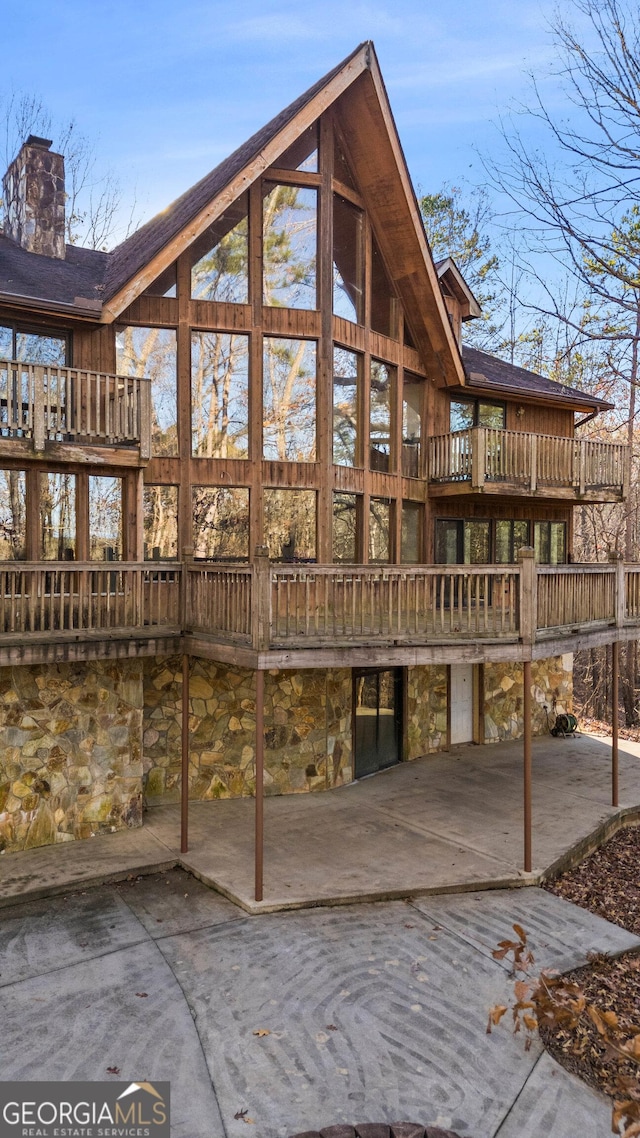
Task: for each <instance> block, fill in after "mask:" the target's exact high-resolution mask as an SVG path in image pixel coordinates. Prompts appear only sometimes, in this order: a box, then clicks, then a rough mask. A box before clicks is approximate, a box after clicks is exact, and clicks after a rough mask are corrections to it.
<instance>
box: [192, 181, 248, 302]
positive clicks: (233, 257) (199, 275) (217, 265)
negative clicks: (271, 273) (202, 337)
mask: <svg viewBox="0 0 640 1138" xmlns="http://www.w3.org/2000/svg"><path fill="white" fill-rule="evenodd" d="M247 202H248V197H247V194H242V195H241V197H239V198H238V199H237V200H236V201H234V202H233V203H232V205H230V206H229V207H228V208H227V209H226V210H225V211H224V213H223V214H222V215H221V216H220V217H218V218H217V219H216V220H215V221H214V223H213V225H211V226H210V227H209V229H207V230H206V232H205V233H204V234H203V235H202V236H201V237H199V238H198V240H197V241H195V242H194V244H193V245H192V246H191V257H192V259H193V260H192V268H191V297H192V299H193V300H216V301H219V302H225V303H227V304H247V303H248V300H249V224H248V218H247Z"/></svg>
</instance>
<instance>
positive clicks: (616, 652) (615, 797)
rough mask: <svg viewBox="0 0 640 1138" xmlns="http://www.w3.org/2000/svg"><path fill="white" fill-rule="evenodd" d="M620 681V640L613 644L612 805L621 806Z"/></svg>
mask: <svg viewBox="0 0 640 1138" xmlns="http://www.w3.org/2000/svg"><path fill="white" fill-rule="evenodd" d="M619 681H620V642H619V641H618V640H614V642H613V644H612V645H611V805H612V806H619V805H620V803H619V793H618V700H619Z"/></svg>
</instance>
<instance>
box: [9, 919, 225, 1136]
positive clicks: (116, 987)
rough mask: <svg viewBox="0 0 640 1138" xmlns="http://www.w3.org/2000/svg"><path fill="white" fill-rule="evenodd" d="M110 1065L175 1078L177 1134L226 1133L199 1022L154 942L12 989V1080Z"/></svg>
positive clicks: (147, 1076)
mask: <svg viewBox="0 0 640 1138" xmlns="http://www.w3.org/2000/svg"><path fill="white" fill-rule="evenodd" d="M1 921H2V916H1V915H0V923H1ZM144 992H146V993H147V995H146V996H141V995H136V993H144ZM108 1067H118V1068H119V1069H120V1074H119V1075H118V1076H114V1077H117V1078H118V1079H121V1080H125V1079H126V1080H127V1081H137V1082H140V1081H142V1080H150V1081H153V1080H161V1079H168V1080H170V1082H171V1101H172V1126H171V1133H172V1135H175V1136H176V1138H225V1131H224V1127H223V1125H222V1120H221V1117H220V1112H219V1110H218V1105H217V1101H216V1097H215V1092H214V1089H213V1087H212V1084H211V1079H210V1075H209V1071H208V1069H207V1065H206V1062H205V1058H204V1055H203V1053H202V1048H201V1046H200V1040H199V1038H198V1033H197V1031H196V1028H195V1026H194V1023H193V1019H192V1017H191V1015H190V1013H189V1010H188V1008H187V1006H186V1004H185V1002H184V1000H183V998H182V995H181V992H180V988H179V987H178V985H177V984H176V981H175V978H174V976H173V974H172V973H171V970H170V969H169V968H168V967H167V965H166V963H165V961H164V959H163V957H162V955H161V954H160V953H159V952H158V950H157V948H156V947H155V945H154V944H153V943H151V942H150V941H149V940H148V939H147V940H146V943H144V944H139V945H136V946H135V947H131V948H125V949H118V948H115V949H114V951H113V952H112V953H111V954H110V955H108V956H102V957H100V958H99V959H96V960H90V961H84V962H82V963H77V964H73V965H71V966H70V967H68V968H61V969H59V970H58V971H57V972H56V973H55V980H53V979H52V977H51V975H44V976H39V977H34V978H32V979H29V980H23V981H22V982H20V983H16V984H9V985H7V987H5V988H4V989H3V992H2V1032H1V1033H0V1070H1V1071H2V1079H3V1081H5V1082H11V1081H13V1080H14V1079H27V1080H35V1079H45V1080H46V1079H51V1080H61V1081H65V1082H66V1081H71V1080H74V1079H89V1080H92V1081H94V1080H103V1079H108V1078H109V1074H108V1072H107V1068H108Z"/></svg>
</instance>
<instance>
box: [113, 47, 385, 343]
mask: <svg viewBox="0 0 640 1138" xmlns="http://www.w3.org/2000/svg"><path fill="white" fill-rule="evenodd" d="M369 59H370V49H369V47H368V46H367V45H366V44H365V45H364V46H363V47H362V48H361V50H360V51H359V52H358V53H357V55H355V56H354V57H353V58H352V59H350V60H349V61H348V62H347V63H346V64H345V66H344V67H343V68H342V70H341V71H340V72H339V73H338V74H337V75H334V77H333V79H331V80H330V81H329V82H328V83H327V85H326V86H325V87H323V88H322V90H321V91H318V93H317V94H316V95H314V97H313V98H312V99H311V100H310V101H309V102H308V103H307V104H306V105H305V106H304V107H303V108H302V109H301V110H300V111H298V113H297V115H296V116H295V117H294V118H293V119H292V120H291V122H289V123H287V124H286V126H284V127H283V128H282V130H280V131H278V133H277V135H275V137H274V138H273V139H272V140H271V142H269V143H268V144H267V145H266V146H265V147H264V148H263V149H262V150H261V151H260V153H259V154H256V155H255V157H254V158H253V159H252V160H251V162H249V163H248V164H247V165H246V166H245V167H243V169H242V170H240V171H239V172H238V174H236V176H235V178H233V180H232V181H231V182H229V183H228V184H227V185H226V186H225V187H224V189H223V190H221V191H220V193H219V194H217V195H216V197H215V198H213V199H212V200H211V201H210V202H209V204H208V205H207V206H205V208H204V209H202V210H201V211H200V213H199V214H198V215H197V216H196V217H195V218H194V219H193V221H191V222H190V223H189V225H187V226H185V228H184V229H182V230H181V231H180V233H178V234H177V235H176V237H174V238H173V240H172V241H170V242H169V244H168V245H165V247H164V248H163V249H161V250H160V252H159V253H157V254H156V255H155V257H153V258H152V260H151V261H149V262H148V263H147V264H146V265H145V267H144V269H142V270H141V272H139V273H137V274H136V276H135V277H133V278H132V279H131V280H130V281H129V282H128V283H127V284H126V285H124V286H123V288H121V289H120V290H119V292H117V293H116V294H115V296H113V297H111V299H110V300H108V301H107V302H106V303H105V304H104V305H103V309H102V323H103V324H110V323H111V322H112V321H114V320H115V319H117V317H118V316H120V314H121V313H122V312H123V311H124V310H125V308H128V307H129V305H130V304H132V302H133V301H134V300H136V299H137V297H138V296H140V294H141V293H143V292H144V291H145V289H146V288H148V287H149V285H150V284H153V282H154V280H156V278H157V277H159V276H160V274H161V273H162V272H164V270H165V269H167V268H169V266H170V265H171V264H172V263H173V261H175V259H176V257H178V256H179V255H180V254H181V253H183V252H184V251H185V249H188V248H189V246H190V245H191V244H192V243H193V242H194V241H195V240H196V239H197V238H198V237H200V235H201V234H202V233H204V231H205V229H207V228H208V227H209V226H210V225H211V224H212V223H213V222H214V221H215V220H216V218H217V217H219V216H220V214H221V213H224V211H225V209H227V208H228V207H229V206H230V205H231V204H232V203H233V202H234V201H235V200H236V199H237V198H239V197H240V195H241V194H242V193H244V191H245V190H247V189H248V188H249V186H250V185H251V184H252V183H253V182H255V180H256V178H259V177H260V175H261V174H263V173H264V172H265V170H268V169H269V167H270V166H273V165H274V163H275V161H276V159H277V158H278V157H279V156H280V155H281V154H282V153H283V151H284V150H286V149H287V147H288V146H289V145H290V144H291V143H292V142H293V141H295V139H296V138H297V137H298V136H299V135H301V134H303V133H304V131H305V130H307V128H308V127H310V126H312V125H313V123H314V122H315V121H316V119H318V118H319V117H320V115H321V114H322V113H323V112H324V111H326V110H327V109H328V108H329V107H331V106H332V105H333V103H335V101H336V99H338V98H339V96H340V95H341V94H342V93H343V92H344V91H346V90H347V88H348V87H350V86H351V84H352V83H353V82H354V80H355V79H357V77H358V76H359V75H361V74H362V72H363V71H366V70H367V69H368V67H369Z"/></svg>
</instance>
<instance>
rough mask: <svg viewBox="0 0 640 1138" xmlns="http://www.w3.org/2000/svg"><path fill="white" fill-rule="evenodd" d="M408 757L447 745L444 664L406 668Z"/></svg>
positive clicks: (426, 753) (417, 755)
mask: <svg viewBox="0 0 640 1138" xmlns="http://www.w3.org/2000/svg"><path fill="white" fill-rule="evenodd" d="M406 740H407V758H408V759H417V758H419V757H420V755H428V754H429V753H430V752H432V751H441V750H443V749H444V748H445V747H446V745H447V669H446V666H445V665H444V664H435V665H416V666H415V667H413V668H407V731H406Z"/></svg>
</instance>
